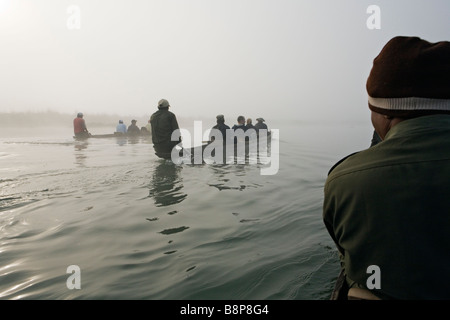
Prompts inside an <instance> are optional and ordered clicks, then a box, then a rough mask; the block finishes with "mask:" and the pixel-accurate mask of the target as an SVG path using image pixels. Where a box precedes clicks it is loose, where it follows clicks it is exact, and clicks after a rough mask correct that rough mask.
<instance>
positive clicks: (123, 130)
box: [116, 120, 127, 134]
mask: <svg viewBox="0 0 450 320" xmlns="http://www.w3.org/2000/svg"><path fill="white" fill-rule="evenodd" d="M116 132H118V133H121V134H125V133H127V126H126V125H125V123H123V120H119V123H118V124H117V126H116Z"/></svg>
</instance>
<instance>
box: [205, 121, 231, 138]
mask: <svg viewBox="0 0 450 320" xmlns="http://www.w3.org/2000/svg"><path fill="white" fill-rule="evenodd" d="M216 123H217V124H216V125H215V126H214V127H212V129H217V130H219V131H220V132H221V133H222V141H223V142H224V143H225V142H226V136H227V130H228V129H230V127H229V126H228V125H226V124H225V117H224V115H223V114H219V115H218V116H217V117H216ZM209 140H210V141H214V137H213V136H211V134H210V136H209Z"/></svg>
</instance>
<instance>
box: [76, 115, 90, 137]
mask: <svg viewBox="0 0 450 320" xmlns="http://www.w3.org/2000/svg"><path fill="white" fill-rule="evenodd" d="M73 132H74V134H75V138H79V139H85V138H89V136H90V135H91V134H90V133H89V131H88V129H87V127H86V122H85V121H84V119H83V113H81V112H78V114H77V117H76V118H75V119H73Z"/></svg>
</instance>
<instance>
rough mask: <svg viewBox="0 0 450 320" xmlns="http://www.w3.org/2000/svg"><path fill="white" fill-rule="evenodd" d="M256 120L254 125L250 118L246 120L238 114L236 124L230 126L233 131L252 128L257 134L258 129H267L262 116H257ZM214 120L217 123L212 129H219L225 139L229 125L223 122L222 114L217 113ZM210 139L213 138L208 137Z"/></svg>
mask: <svg viewBox="0 0 450 320" xmlns="http://www.w3.org/2000/svg"><path fill="white" fill-rule="evenodd" d="M256 121H257V123H256V124H255V125H253V123H252V119H251V118H248V119H247V120H245V117H244V116H239V117H238V118H237V124H235V125H233V127H231V129H232V130H233V131H236V130H238V129H242V130H243V131H244V132H245V131H247V130H249V129H254V130H255V133H256V134H258V132H259V130H262V129H265V130H268V128H267V125H266V124H265V123H264V122H265V120H264V119H263V118H257V119H256ZM216 122H217V124H216V125H215V126H214V127H212V129H217V130H219V131H220V132H221V133H222V137H223V140H224V141H225V140H226V139H225V137H226V132H227V130H228V129H230V127H229V126H228V125H226V124H225V117H224V115H222V114H219V115H218V116H217V117H216ZM210 140H211V141H212V140H214V139H213V138H210Z"/></svg>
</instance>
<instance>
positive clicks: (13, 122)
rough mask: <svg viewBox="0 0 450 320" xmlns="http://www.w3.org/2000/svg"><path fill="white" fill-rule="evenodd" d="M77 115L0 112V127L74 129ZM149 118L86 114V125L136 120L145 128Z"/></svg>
mask: <svg viewBox="0 0 450 320" xmlns="http://www.w3.org/2000/svg"><path fill="white" fill-rule="evenodd" d="M75 117H76V113H75V114H67V113H60V112H56V111H45V112H8V113H6V112H0V126H2V127H42V126H44V127H49V126H58V127H67V126H69V127H72V126H73V119H74V118H75ZM149 117H150V115H149V116H139V117H131V116H120V115H110V114H89V113H88V112H84V119H85V120H86V125H87V127H88V129H89V127H111V128H115V126H116V125H117V123H118V122H119V120H123V121H124V122H125V124H127V125H129V124H130V123H131V120H133V119H136V120H137V121H138V122H137V125H138V126H145V124H147V121H148V119H149Z"/></svg>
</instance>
